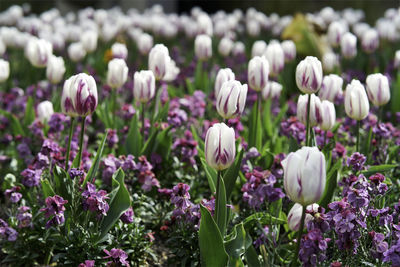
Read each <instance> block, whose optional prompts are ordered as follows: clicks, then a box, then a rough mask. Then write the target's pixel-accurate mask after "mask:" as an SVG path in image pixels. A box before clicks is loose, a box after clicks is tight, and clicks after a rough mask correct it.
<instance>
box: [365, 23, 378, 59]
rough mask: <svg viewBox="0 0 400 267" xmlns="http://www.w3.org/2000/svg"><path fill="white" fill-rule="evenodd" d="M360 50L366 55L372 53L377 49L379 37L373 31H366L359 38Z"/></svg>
mask: <svg viewBox="0 0 400 267" xmlns="http://www.w3.org/2000/svg"><path fill="white" fill-rule="evenodd" d="M361 46H362V49H363V50H364V51H365V52H366V53H372V52H374V51H375V50H376V49H377V48H378V47H379V35H378V32H377V31H376V30H375V29H372V28H371V29H368V30H366V31H365V32H364V34H363V35H362V38H361Z"/></svg>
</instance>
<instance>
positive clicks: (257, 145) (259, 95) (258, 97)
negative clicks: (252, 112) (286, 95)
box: [254, 92, 261, 151]
mask: <svg viewBox="0 0 400 267" xmlns="http://www.w3.org/2000/svg"><path fill="white" fill-rule="evenodd" d="M256 105H257V108H256V110H257V112H256V128H258V127H261V125H258V121H259V116H260V112H261V92H257V102H256ZM254 137H255V140H254V142H255V144H254V146H255V147H256V148H257V150H258V151H261V147H259V145H261V144H258V140H257V139H258V138H257V130H256V134H255V135H254Z"/></svg>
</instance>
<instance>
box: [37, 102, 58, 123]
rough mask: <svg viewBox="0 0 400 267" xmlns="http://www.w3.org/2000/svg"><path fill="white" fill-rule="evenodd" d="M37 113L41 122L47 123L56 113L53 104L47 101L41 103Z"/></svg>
mask: <svg viewBox="0 0 400 267" xmlns="http://www.w3.org/2000/svg"><path fill="white" fill-rule="evenodd" d="M36 113H37V117H38V119H39V121H41V122H42V123H46V122H47V121H49V120H50V117H51V115H53V113H54V109H53V104H52V103H51V102H50V101H47V100H46V101H43V102H40V103H39V105H38V106H37V109H36Z"/></svg>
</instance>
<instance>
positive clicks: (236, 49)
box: [232, 41, 246, 56]
mask: <svg viewBox="0 0 400 267" xmlns="http://www.w3.org/2000/svg"><path fill="white" fill-rule="evenodd" d="M232 54H233V55H234V56H239V55H245V54H246V47H245V46H244V43H242V42H240V41H238V42H236V43H235V44H234V46H233V48H232Z"/></svg>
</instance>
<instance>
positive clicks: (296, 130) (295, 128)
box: [280, 117, 306, 144]
mask: <svg viewBox="0 0 400 267" xmlns="http://www.w3.org/2000/svg"><path fill="white" fill-rule="evenodd" d="M280 133H281V134H282V135H284V136H286V137H293V138H294V139H295V140H296V141H297V143H298V144H300V143H301V142H302V141H304V140H305V138H306V127H305V126H304V124H302V123H301V122H299V121H298V120H297V118H296V117H290V118H289V119H287V120H286V121H282V122H281V128H280Z"/></svg>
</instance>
